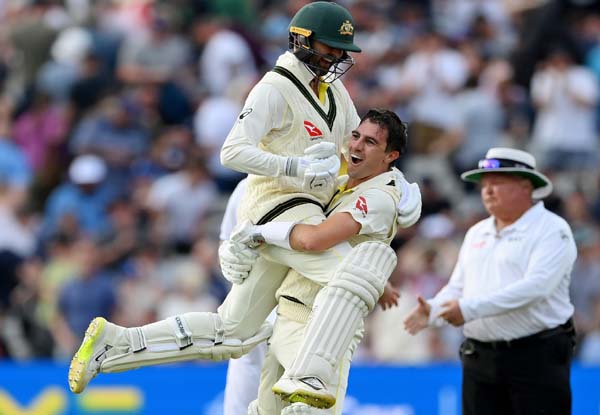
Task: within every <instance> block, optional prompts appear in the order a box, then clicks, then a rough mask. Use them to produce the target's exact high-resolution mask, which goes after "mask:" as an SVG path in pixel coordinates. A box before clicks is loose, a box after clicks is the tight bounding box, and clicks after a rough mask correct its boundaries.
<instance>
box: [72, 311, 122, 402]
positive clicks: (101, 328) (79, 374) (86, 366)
mask: <svg viewBox="0 0 600 415" xmlns="http://www.w3.org/2000/svg"><path fill="white" fill-rule="evenodd" d="M113 327H115V326H114V325H113V324H111V323H109V322H107V321H106V320H105V319H104V318H102V317H96V318H95V319H93V320H92V322H91V323H90V325H89V326H88V328H87V330H86V331H85V337H84V338H83V342H82V343H81V346H79V350H77V353H75V356H73V359H71V365H70V366H69V388H70V389H71V392H73V393H81V392H83V390H84V389H85V387H86V386H87V385H88V383H90V381H91V380H92V379H93V378H94V377H95V376H96V375H97V374H98V373H99V372H100V365H101V364H102V362H103V361H104V359H106V358H107V357H108V352H109V351H110V349H112V348H113V346H111V345H110V344H108V343H107V339H110V338H111V336H110V335H109V332H113V331H114V330H112V328H113Z"/></svg>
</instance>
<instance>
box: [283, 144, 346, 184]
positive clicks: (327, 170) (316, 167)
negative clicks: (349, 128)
mask: <svg viewBox="0 0 600 415" xmlns="http://www.w3.org/2000/svg"><path fill="white" fill-rule="evenodd" d="M339 170H340V158H339V157H338V155H337V148H336V146H335V144H334V143H330V142H321V143H318V144H315V145H312V146H310V147H308V148H307V149H306V150H304V156H303V157H290V158H289V159H288V162H287V165H286V175H287V176H294V177H302V178H303V187H304V189H306V190H309V191H311V190H322V189H324V188H326V187H331V186H333V185H334V184H335V180H336V178H337V175H338V172H339Z"/></svg>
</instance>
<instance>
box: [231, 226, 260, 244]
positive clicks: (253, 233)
mask: <svg viewBox="0 0 600 415" xmlns="http://www.w3.org/2000/svg"><path fill="white" fill-rule="evenodd" d="M231 240H232V241H234V242H236V243H240V244H244V245H246V246H247V247H248V248H258V247H259V246H260V245H261V244H262V243H264V242H265V239H264V237H263V236H262V234H261V232H260V226H258V225H253V224H252V222H250V221H245V222H241V223H238V225H237V226H236V227H235V228H234V229H233V231H232V232H231Z"/></svg>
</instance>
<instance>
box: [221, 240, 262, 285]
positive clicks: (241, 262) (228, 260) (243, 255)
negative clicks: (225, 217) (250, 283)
mask: <svg viewBox="0 0 600 415" xmlns="http://www.w3.org/2000/svg"><path fill="white" fill-rule="evenodd" d="M256 258H258V253H257V252H256V250H255V249H252V248H249V247H248V246H246V245H244V244H242V243H240V242H235V241H232V240H228V241H223V242H221V246H219V264H220V265H221V272H222V273H223V276H224V277H225V279H226V280H227V281H229V282H231V283H232V284H241V283H243V282H244V280H245V279H246V278H248V275H250V271H251V270H252V266H253V265H254V263H255V262H256Z"/></svg>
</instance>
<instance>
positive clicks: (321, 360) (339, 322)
mask: <svg viewBox="0 0 600 415" xmlns="http://www.w3.org/2000/svg"><path fill="white" fill-rule="evenodd" d="M396 262H397V257H396V253H395V252H394V250H393V249H391V248H390V247H389V246H387V245H385V244H383V243H380V242H364V243H361V244H359V245H357V246H355V247H354V248H353V250H352V252H351V253H350V254H349V255H347V256H346V257H345V258H344V260H343V261H342V262H341V264H340V265H339V266H338V268H337V269H336V271H335V272H334V274H333V277H332V279H331V282H330V283H329V285H327V286H326V287H324V288H323V289H322V290H321V291H320V292H319V294H318V295H317V298H316V299H315V304H314V306H313V312H312V316H311V319H310V321H309V324H308V326H307V329H306V333H305V335H304V341H303V343H302V346H301V347H300V350H299V352H298V355H297V356H296V360H295V361H294V363H293V364H292V366H291V367H290V368H289V369H288V371H287V372H286V373H285V375H284V376H287V377H291V378H300V377H310V376H314V377H317V378H319V379H320V380H321V381H322V382H323V383H324V384H328V383H330V379H331V378H332V375H333V371H334V368H335V367H336V366H337V364H338V363H339V362H340V361H341V360H342V357H343V356H344V353H345V352H346V351H347V350H348V347H349V346H350V342H351V340H352V338H353V337H354V336H355V334H356V331H357V329H358V328H359V326H360V324H361V323H362V321H363V319H364V318H365V317H366V315H367V314H368V313H369V311H371V310H372V309H373V308H374V307H375V304H377V301H378V300H379V297H380V296H381V294H383V288H384V286H385V283H386V281H387V280H388V278H389V277H390V275H391V273H392V271H393V270H394V268H395V267H396Z"/></svg>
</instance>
